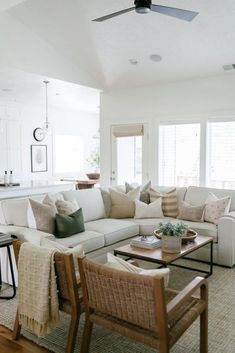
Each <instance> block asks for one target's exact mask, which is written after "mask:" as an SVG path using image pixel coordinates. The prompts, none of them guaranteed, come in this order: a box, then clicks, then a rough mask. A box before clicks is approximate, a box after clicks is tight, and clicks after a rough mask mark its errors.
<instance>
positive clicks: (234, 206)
mask: <svg viewBox="0 0 235 353" xmlns="http://www.w3.org/2000/svg"><path fill="white" fill-rule="evenodd" d="M210 193H213V194H214V195H215V196H217V197H218V198H222V197H226V196H230V197H231V206H230V211H235V190H226V189H214V188H205V187H199V186H189V187H188V189H187V192H186V194H185V201H186V202H188V203H189V204H190V205H194V206H195V205H202V204H203V203H205V202H206V199H207V198H208V196H209V195H210Z"/></svg>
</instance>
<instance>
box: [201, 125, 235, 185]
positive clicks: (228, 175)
mask: <svg viewBox="0 0 235 353" xmlns="http://www.w3.org/2000/svg"><path fill="white" fill-rule="evenodd" d="M207 144H208V161H207V162H208V163H207V185H208V186H212V187H219V188H225V189H229V188H231V189H235V121H230V122H209V123H208V137H207Z"/></svg>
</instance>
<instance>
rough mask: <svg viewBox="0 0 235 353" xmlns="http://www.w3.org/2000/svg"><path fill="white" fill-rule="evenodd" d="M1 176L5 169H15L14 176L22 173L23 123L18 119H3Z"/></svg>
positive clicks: (18, 176)
mask: <svg viewBox="0 0 235 353" xmlns="http://www.w3.org/2000/svg"><path fill="white" fill-rule="evenodd" d="M1 126H2V128H1V130H0V178H2V177H3V174H4V171H5V170H7V171H8V172H9V171H10V170H12V171H13V175H14V178H17V179H19V178H20V177H21V175H22V153H21V124H20V122H19V121H17V120H1Z"/></svg>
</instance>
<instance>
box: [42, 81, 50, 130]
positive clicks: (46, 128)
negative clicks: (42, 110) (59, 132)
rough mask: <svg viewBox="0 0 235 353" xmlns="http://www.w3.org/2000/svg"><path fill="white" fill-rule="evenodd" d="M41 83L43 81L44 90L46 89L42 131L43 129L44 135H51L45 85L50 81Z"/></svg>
mask: <svg viewBox="0 0 235 353" xmlns="http://www.w3.org/2000/svg"><path fill="white" fill-rule="evenodd" d="M43 83H45V90H46V120H45V123H44V124H43V131H44V135H45V136H47V135H51V134H52V127H51V123H50V122H49V119H48V92H47V86H48V84H49V83H50V81H43Z"/></svg>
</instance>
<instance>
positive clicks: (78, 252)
mask: <svg viewBox="0 0 235 353" xmlns="http://www.w3.org/2000/svg"><path fill="white" fill-rule="evenodd" d="M41 246H44V247H46V248H52V249H55V250H58V251H59V252H63V253H65V254H72V255H73V262H74V269H75V272H76V277H78V276H77V274H78V273H79V268H78V260H77V259H78V257H79V256H84V255H85V253H84V249H83V245H82V244H79V245H77V246H74V247H73V248H66V246H63V245H61V244H59V243H57V242H56V241H53V240H50V239H48V238H43V239H42V241H41Z"/></svg>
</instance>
